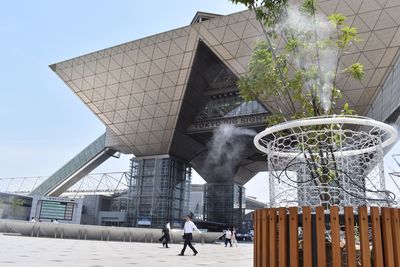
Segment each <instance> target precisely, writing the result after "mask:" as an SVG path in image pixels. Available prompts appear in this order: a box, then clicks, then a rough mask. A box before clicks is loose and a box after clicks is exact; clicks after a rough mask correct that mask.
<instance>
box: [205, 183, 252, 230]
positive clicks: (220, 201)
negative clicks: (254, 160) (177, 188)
mask: <svg viewBox="0 0 400 267" xmlns="http://www.w3.org/2000/svg"><path fill="white" fill-rule="evenodd" d="M204 198H205V200H206V201H205V207H204V210H205V219H206V220H207V221H211V222H221V223H226V224H227V226H228V227H236V228H237V229H240V228H241V226H242V220H243V218H244V211H245V208H246V207H245V188H244V187H243V186H240V185H238V184H234V183H207V184H206V185H205V191H204Z"/></svg>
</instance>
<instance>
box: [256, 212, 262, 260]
mask: <svg viewBox="0 0 400 267" xmlns="http://www.w3.org/2000/svg"><path fill="white" fill-rule="evenodd" d="M261 235H262V232H261V210H257V266H258V267H262V264H261Z"/></svg>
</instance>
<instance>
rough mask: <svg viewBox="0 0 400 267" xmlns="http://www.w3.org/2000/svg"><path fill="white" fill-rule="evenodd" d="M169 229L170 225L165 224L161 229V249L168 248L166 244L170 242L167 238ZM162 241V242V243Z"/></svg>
mask: <svg viewBox="0 0 400 267" xmlns="http://www.w3.org/2000/svg"><path fill="white" fill-rule="evenodd" d="M170 229H171V227H170V224H169V223H167V224H166V225H164V227H163V229H162V234H163V235H162V237H161V238H160V239H159V241H160V242H162V244H163V247H164V246H165V247H166V248H169V247H168V243H169V241H170V237H169V230H170ZM163 240H164V241H163Z"/></svg>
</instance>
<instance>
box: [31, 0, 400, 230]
mask: <svg viewBox="0 0 400 267" xmlns="http://www.w3.org/2000/svg"><path fill="white" fill-rule="evenodd" d="M350 2H351V3H350ZM383 2H386V3H385V4H383ZM319 7H320V10H319V11H320V12H323V13H325V14H331V13H333V12H341V13H343V14H344V15H346V16H347V17H348V22H349V23H350V24H351V25H352V26H355V27H357V28H358V31H359V33H360V38H361V41H360V42H358V43H356V44H355V45H354V46H352V48H351V51H350V53H347V54H345V55H342V56H341V66H348V64H349V63H350V62H353V61H354V60H355V59H356V60H358V61H359V62H361V63H362V64H364V66H365V78H364V79H363V80H362V81H361V82H359V81H354V80H351V79H346V78H343V79H339V80H341V82H340V84H338V86H339V87H340V88H341V89H342V92H343V95H344V99H343V102H344V101H347V102H349V103H350V104H351V105H352V107H353V108H354V109H355V110H356V111H357V113H358V114H360V115H366V116H369V117H372V118H374V119H378V120H380V121H386V122H391V123H395V122H396V123H397V124H399V114H400V106H399V103H400V88H399V84H400V83H399V79H400V78H399V77H400V63H398V54H399V46H400V30H399V25H400V16H399V14H400V3H399V2H398V1H380V0H369V1H350V0H335V1H319ZM261 38H262V29H261V27H260V24H259V23H258V22H257V21H256V20H255V16H254V13H253V12H251V11H243V12H239V13H235V14H231V15H226V16H220V15H215V14H210V13H201V12H199V13H198V14H196V17H195V18H194V20H193V21H192V23H191V24H190V25H188V26H184V27H181V28H178V29H174V30H171V31H167V32H163V33H160V34H156V35H153V36H149V37H145V38H142V39H139V40H135V41H132V42H128V43H124V44H121V45H117V46H114V47H111V48H106V49H104V50H100V51H97V52H93V53H90V54H87V55H83V56H79V57H76V58H73V59H69V60H66V61H63V62H59V63H56V64H53V65H51V66H50V68H51V69H52V70H53V71H54V72H55V73H56V74H57V75H58V76H59V77H60V78H61V79H62V80H63V81H64V82H65V84H66V85H67V86H68V87H69V88H70V89H71V90H72V91H73V92H74V93H75V94H76V95H77V96H78V97H79V98H81V99H82V101H83V102H84V104H85V105H87V106H88V107H89V108H90V109H91V110H92V111H93V112H94V113H95V114H96V115H97V117H98V118H99V119H100V120H101V121H102V122H103V123H104V124H105V126H106V133H104V135H102V136H100V137H99V138H98V139H97V140H95V141H94V142H93V143H92V144H91V145H89V146H88V147H87V148H86V149H85V150H84V151H82V152H81V153H80V154H78V155H77V156H76V157H75V158H74V159H72V160H71V161H70V162H68V163H67V164H66V165H65V166H63V167H62V168H61V169H60V170H58V171H57V172H56V173H54V174H53V175H52V176H51V177H50V178H49V179H48V180H47V181H45V182H44V183H43V184H41V185H40V186H39V187H37V188H36V189H35V190H34V191H33V192H31V194H32V195H50V196H57V195H59V194H60V193H61V192H63V191H65V190H66V188H68V187H69V186H71V185H72V184H74V183H75V182H76V181H78V180H79V179H81V178H82V177H83V176H84V175H85V174H87V173H88V172H90V171H91V170H92V169H94V168H95V167H96V166H98V165H99V164H101V163H102V162H103V161H104V160H106V159H107V158H109V157H111V156H117V152H121V153H129V154H130V153H132V154H134V155H135V158H133V159H132V168H131V172H132V179H131V184H130V188H131V191H130V192H131V196H130V199H131V201H130V203H129V204H128V215H127V216H128V218H129V220H130V223H131V225H133V226H138V225H140V224H151V225H152V226H155V227H158V226H160V225H161V224H163V223H165V221H169V220H171V221H174V220H178V219H180V217H181V216H183V215H184V214H186V213H187V212H188V203H189V202H188V201H189V199H188V198H189V193H188V185H189V184H190V179H191V173H190V168H194V169H195V170H196V171H197V172H198V173H199V174H200V175H201V176H202V177H203V178H204V179H205V180H206V182H207V185H206V190H205V191H206V194H205V195H206V197H205V207H206V208H205V213H204V215H205V218H206V220H210V221H218V222H221V223H226V224H230V225H235V226H238V225H237V224H238V223H239V222H240V221H241V220H242V212H241V210H242V209H243V207H244V205H245V204H244V203H243V199H244V197H243V196H244V195H245V193H244V192H245V191H244V188H243V185H244V184H245V183H246V182H247V181H249V180H250V179H251V178H252V177H253V176H254V175H255V174H257V173H258V172H259V171H263V170H266V164H265V157H264V156H263V155H261V154H259V153H258V152H257V151H256V150H255V149H254V147H253V144H252V136H251V135H248V133H247V132H243V131H242V132H241V131H237V132H235V131H233V130H232V128H231V129H230V131H228V132H225V133H224V132H222V133H218V134H221V135H220V137H219V138H220V139H218V140H216V141H215V136H216V134H214V132H215V130H216V129H217V128H218V127H219V126H221V125H232V126H236V127H238V128H239V129H243V128H247V129H252V130H254V131H257V132H258V131H260V130H261V129H262V128H264V127H265V124H264V121H265V118H266V117H267V116H268V115H270V111H269V108H268V105H272V104H273V103H267V104H262V103H259V102H257V101H252V102H244V101H243V100H242V99H241V98H240V96H239V95H238V89H237V87H236V81H237V80H238V78H239V77H240V76H241V75H243V74H244V73H246V71H247V64H248V62H249V59H250V56H251V54H252V49H253V48H254V46H255V44H256V43H257V41H259V40H260V39H261ZM339 104H341V103H339ZM228 129H229V128H228ZM224 134H225V135H224ZM221 136H222V137H221ZM213 137H214V139H213ZM213 141H215V142H216V144H217V146H218V145H219V150H218V151H219V152H221V151H222V153H218V151H215V150H213V147H212V146H210V145H209V144H211V143H212V142H213ZM233 152H238V153H233Z"/></svg>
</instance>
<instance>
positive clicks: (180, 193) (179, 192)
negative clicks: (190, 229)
mask: <svg viewBox="0 0 400 267" xmlns="http://www.w3.org/2000/svg"><path fill="white" fill-rule="evenodd" d="M131 172H132V179H131V183H132V186H131V187H130V190H131V192H130V199H129V203H128V206H129V209H128V218H129V220H130V222H131V224H132V226H135V227H152V228H160V227H162V226H163V225H165V223H166V222H168V221H170V222H171V224H172V222H176V221H180V220H181V219H182V218H183V217H185V216H186V215H187V214H188V212H189V196H190V195H189V194H190V182H191V167H190V165H189V164H185V163H184V162H182V161H180V160H177V159H175V158H171V157H167V158H151V159H137V158H133V159H132V160H131Z"/></svg>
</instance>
